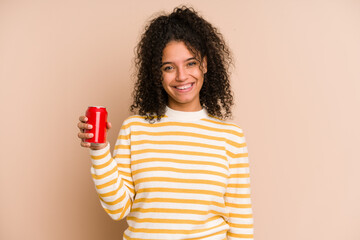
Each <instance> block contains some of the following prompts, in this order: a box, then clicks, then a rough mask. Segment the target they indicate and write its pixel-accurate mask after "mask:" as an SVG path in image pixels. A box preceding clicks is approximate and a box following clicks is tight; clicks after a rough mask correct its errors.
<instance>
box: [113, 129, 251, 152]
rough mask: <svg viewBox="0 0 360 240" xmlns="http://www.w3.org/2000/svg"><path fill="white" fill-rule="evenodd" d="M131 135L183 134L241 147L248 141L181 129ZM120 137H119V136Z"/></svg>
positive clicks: (133, 132) (140, 132) (128, 136)
mask: <svg viewBox="0 0 360 240" xmlns="http://www.w3.org/2000/svg"><path fill="white" fill-rule="evenodd" d="M131 135H133V136H139V135H149V136H154V137H156V136H183V137H194V138H201V139H206V140H213V141H220V142H226V143H228V144H229V145H231V146H233V147H235V148H239V147H245V146H246V143H238V142H235V141H232V140H230V139H226V138H224V137H217V136H209V135H205V134H200V133H193V132H180V131H164V132H148V131H132V132H131ZM126 138H127V139H130V134H129V135H126ZM118 139H119V138H118Z"/></svg>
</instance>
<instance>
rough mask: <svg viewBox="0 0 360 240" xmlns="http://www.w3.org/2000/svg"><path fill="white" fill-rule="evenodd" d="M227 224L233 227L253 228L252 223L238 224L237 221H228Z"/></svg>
mask: <svg viewBox="0 0 360 240" xmlns="http://www.w3.org/2000/svg"><path fill="white" fill-rule="evenodd" d="M229 226H230V227H233V228H253V227H254V225H253V224H238V223H232V222H229Z"/></svg>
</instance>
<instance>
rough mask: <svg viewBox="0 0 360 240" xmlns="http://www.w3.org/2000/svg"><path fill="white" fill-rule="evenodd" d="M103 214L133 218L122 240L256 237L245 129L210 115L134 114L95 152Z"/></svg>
mask: <svg viewBox="0 0 360 240" xmlns="http://www.w3.org/2000/svg"><path fill="white" fill-rule="evenodd" d="M90 155H91V160H92V167H91V173H92V177H93V180H94V182H95V187H96V191H97V193H98V195H99V197H100V202H101V205H102V206H103V208H104V209H105V211H106V212H107V213H108V214H109V215H110V217H111V218H113V219H115V220H120V219H122V218H124V217H127V222H128V225H129V227H128V229H127V230H126V231H125V232H124V237H123V239H124V240H145V239H147V240H150V239H151V240H160V239H167V240H176V239H192V240H194V239H203V240H205V239H206V240H226V239H228V240H233V239H246V240H249V239H253V218H252V208H251V200H250V180H249V161H248V153H247V147H246V143H245V138H244V135H243V131H242V129H240V128H239V127H238V126H236V125H235V124H229V123H224V122H223V121H220V120H218V119H215V118H212V117H210V116H208V115H207V113H206V111H205V110H201V111H198V112H180V111H175V110H172V109H170V108H167V109H166V116H165V117H164V118H162V119H161V121H160V122H155V123H153V124H150V123H148V122H147V121H145V119H144V118H143V117H140V116H132V117H129V118H128V119H126V120H125V121H124V123H123V126H122V127H121V130H120V133H119V136H118V139H117V142H116V145H115V149H114V154H113V157H112V156H111V154H110V146H109V144H108V146H107V147H106V148H104V149H101V150H90Z"/></svg>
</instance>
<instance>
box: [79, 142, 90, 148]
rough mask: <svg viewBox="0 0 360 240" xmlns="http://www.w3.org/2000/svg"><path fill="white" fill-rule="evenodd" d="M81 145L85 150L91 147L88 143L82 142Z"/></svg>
mask: <svg viewBox="0 0 360 240" xmlns="http://www.w3.org/2000/svg"><path fill="white" fill-rule="evenodd" d="M80 145H81V146H82V147H85V148H89V147H90V146H91V144H90V143H88V142H80Z"/></svg>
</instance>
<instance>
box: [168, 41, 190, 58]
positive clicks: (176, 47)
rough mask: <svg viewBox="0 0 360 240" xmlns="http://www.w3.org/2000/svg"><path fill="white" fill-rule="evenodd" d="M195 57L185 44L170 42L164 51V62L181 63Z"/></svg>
mask: <svg viewBox="0 0 360 240" xmlns="http://www.w3.org/2000/svg"><path fill="white" fill-rule="evenodd" d="M192 57H194V54H193V53H192V52H191V51H190V50H189V49H188V47H187V46H186V45H185V43H184V42H181V41H170V42H169V43H168V44H167V45H166V46H165V48H164V50H163V56H162V58H163V61H165V60H166V61H181V60H186V59H188V58H192Z"/></svg>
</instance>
